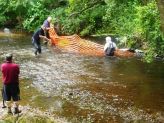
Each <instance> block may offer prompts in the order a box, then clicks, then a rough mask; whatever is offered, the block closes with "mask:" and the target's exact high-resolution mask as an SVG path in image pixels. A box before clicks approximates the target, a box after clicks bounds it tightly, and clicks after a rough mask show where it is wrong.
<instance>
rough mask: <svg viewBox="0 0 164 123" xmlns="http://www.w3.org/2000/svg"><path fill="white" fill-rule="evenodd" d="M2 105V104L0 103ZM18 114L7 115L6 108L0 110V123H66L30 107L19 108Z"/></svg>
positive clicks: (64, 120) (48, 113) (61, 119)
mask: <svg viewBox="0 0 164 123" xmlns="http://www.w3.org/2000/svg"><path fill="white" fill-rule="evenodd" d="M0 105H2V103H0ZM20 110H21V111H22V112H21V113H19V114H15V115H14V114H7V108H2V109H1V110H0V123H13V122H14V123H68V122H67V121H66V119H63V118H59V117H57V116H54V114H51V113H50V112H43V111H41V110H39V109H34V108H31V107H30V106H20Z"/></svg>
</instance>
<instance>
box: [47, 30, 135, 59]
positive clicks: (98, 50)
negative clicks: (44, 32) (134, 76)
mask: <svg viewBox="0 0 164 123" xmlns="http://www.w3.org/2000/svg"><path fill="white" fill-rule="evenodd" d="M49 36H50V38H51V43H52V44H53V45H55V46H56V47H58V48H59V49H62V50H64V51H66V52H70V53H78V54H83V55H89V56H104V55H105V54H104V51H103V47H104V46H103V45H101V44H97V43H95V42H91V41H89V40H85V39H82V38H80V37H79V36H78V35H76V34H74V35H71V36H58V35H57V34H56V32H55V30H54V29H53V28H51V29H50V30H49ZM114 55H115V56H121V57H129V56H133V55H134V53H131V52H128V51H122V50H116V51H115V52H114Z"/></svg>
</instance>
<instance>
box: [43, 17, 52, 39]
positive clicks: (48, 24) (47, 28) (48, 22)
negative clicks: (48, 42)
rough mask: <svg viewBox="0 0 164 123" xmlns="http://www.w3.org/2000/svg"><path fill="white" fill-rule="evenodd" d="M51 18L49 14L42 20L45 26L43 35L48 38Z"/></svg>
mask: <svg viewBox="0 0 164 123" xmlns="http://www.w3.org/2000/svg"><path fill="white" fill-rule="evenodd" d="M51 20H52V18H51V17H50V16H49V17H48V18H47V19H46V20H45V21H44V22H43V26H44V27H45V31H44V32H45V36H46V37H47V38H48V39H49V38H50V37H49V33H48V30H49V29H50V23H51Z"/></svg>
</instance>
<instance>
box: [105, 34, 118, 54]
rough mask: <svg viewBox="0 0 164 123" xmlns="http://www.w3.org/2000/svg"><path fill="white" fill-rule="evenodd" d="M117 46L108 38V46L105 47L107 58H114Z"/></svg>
mask: <svg viewBox="0 0 164 123" xmlns="http://www.w3.org/2000/svg"><path fill="white" fill-rule="evenodd" d="M116 49H117V46H116V44H115V43H114V42H112V40H111V37H106V44H105V46H104V52H105V55H106V56H113V55H114V51H115V50H116Z"/></svg>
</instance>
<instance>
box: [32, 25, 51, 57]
mask: <svg viewBox="0 0 164 123" xmlns="http://www.w3.org/2000/svg"><path fill="white" fill-rule="evenodd" d="M44 30H45V27H44V26H43V25H42V26H41V28H39V29H38V30H37V31H36V32H35V33H34V34H33V36H32V44H33V45H34V47H35V52H34V54H35V55H37V54H38V53H39V54H40V53H41V52H42V50H41V43H40V39H41V38H42V39H45V40H47V41H50V39H48V38H47V37H46V36H45V34H44Z"/></svg>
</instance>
